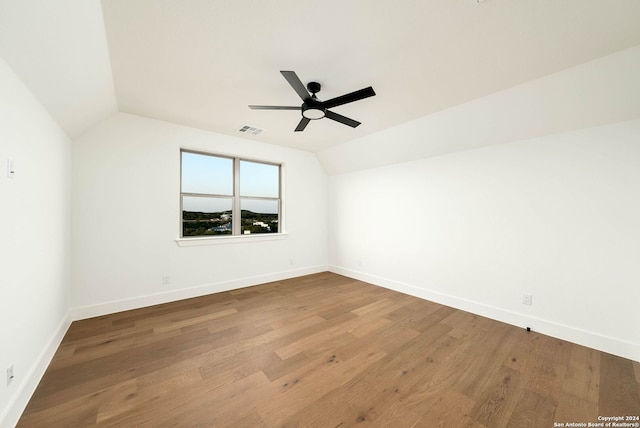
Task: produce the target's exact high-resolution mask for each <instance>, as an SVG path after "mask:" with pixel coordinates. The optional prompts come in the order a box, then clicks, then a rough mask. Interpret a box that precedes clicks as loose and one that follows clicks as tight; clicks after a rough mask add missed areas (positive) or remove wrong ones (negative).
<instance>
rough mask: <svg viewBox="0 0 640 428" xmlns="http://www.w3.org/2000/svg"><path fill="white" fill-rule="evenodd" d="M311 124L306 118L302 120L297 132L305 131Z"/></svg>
mask: <svg viewBox="0 0 640 428" xmlns="http://www.w3.org/2000/svg"><path fill="white" fill-rule="evenodd" d="M309 122H311V120H310V119H307V118H306V117H303V118H302V120H300V123H298V126H296V129H295V131H296V132H300V131H304V128H306V127H307V125H308V124H309Z"/></svg>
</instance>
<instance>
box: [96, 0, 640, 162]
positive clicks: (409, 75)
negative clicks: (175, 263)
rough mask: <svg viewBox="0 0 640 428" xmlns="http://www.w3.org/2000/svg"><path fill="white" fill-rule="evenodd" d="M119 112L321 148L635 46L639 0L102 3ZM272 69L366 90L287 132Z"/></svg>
mask: <svg viewBox="0 0 640 428" xmlns="http://www.w3.org/2000/svg"><path fill="white" fill-rule="evenodd" d="M102 5H103V11H104V19H105V27H106V32H107V41H108V46H109V52H110V58H111V65H112V70H113V77H114V83H115V91H116V97H117V101H118V107H119V110H120V111H123V112H127V113H133V114H138V115H142V116H147V117H151V118H156V119H161V120H165V121H169V122H174V123H178V124H184V125H188V126H192V127H197V128H204V129H210V130H214V131H217V132H220V133H225V134H231V135H237V136H238V135H244V134H240V133H239V132H238V131H237V130H238V129H239V128H240V127H241V126H242V125H251V126H255V127H258V128H263V129H264V131H263V133H262V134H260V135H259V136H256V137H251V138H254V139H256V140H260V141H265V142H270V143H275V144H282V145H287V146H291V147H297V148H301V149H305V150H312V151H318V150H322V149H325V148H327V147H330V146H333V145H336V144H339V143H343V142H345V141H349V140H353V139H355V138H358V137H362V136H364V135H368V134H371V133H375V132H377V131H380V130H382V129H385V128H389V127H391V126H394V125H398V124H400V123H404V122H407V121H409V120H412V119H415V118H418V117H421V116H425V115H429V114H431V113H434V112H437V111H439V110H442V109H445V108H447V107H451V106H454V105H458V104H462V103H465V102H467V101H470V100H473V99H476V98H479V97H482V96H485V95H488V94H491V93H495V92H497V91H500V90H503V89H506V88H510V87H513V86H515V85H518V84H521V83H523V82H527V81H530V80H532V79H536V78H538V77H541V76H545V75H549V74H551V73H554V72H557V71H560V70H563V69H566V68H568V67H572V66H574V65H577V64H581V63H584V62H587V61H590V60H592V59H595V58H598V57H601V56H604V55H607V54H609V53H612V52H616V51H619V50H622V49H625V48H628V47H631V46H634V45H638V44H640V24H639V23H640V1H637V0H607V1H602V0H561V1H559V0H486V1H484V2H481V3H477V2H476V0H403V1H395V2H392V1H388V0H350V1H345V0H324V1H322V2H314V1H307V0H277V1H259V0H242V1H238V0H236V1H221V0H136V1H131V0H103V2H102ZM280 70H294V71H296V72H297V74H298V75H299V77H300V78H301V80H302V81H303V82H304V83H305V84H306V83H307V82H308V81H311V80H315V81H318V82H320V83H321V84H322V85H323V86H322V91H321V93H320V94H319V98H320V99H329V98H332V97H335V96H338V95H341V94H343V93H347V92H351V91H354V90H357V89H361V88H363V87H366V86H369V85H371V86H373V87H374V89H375V91H376V92H377V96H375V97H372V98H368V99H365V100H361V101H358V102H355V103H353V104H348V105H344V106H340V107H336V108H334V109H333V110H334V111H336V112H337V113H340V114H343V115H345V116H348V117H351V118H353V119H356V120H358V121H360V122H362V125H360V127H358V128H356V129H352V128H350V127H347V126H344V125H342V124H339V123H336V122H333V121H331V120H328V119H323V120H320V121H318V122H311V123H310V124H309V126H308V127H307V129H306V130H305V131H304V132H302V133H299V132H298V133H294V132H293V130H294V128H295V126H296V125H297V123H298V121H299V120H300V113H299V112H297V111H264V110H260V111H255V110H250V109H249V108H248V107H247V106H248V105H249V104H267V105H299V104H300V99H299V98H298V97H297V95H296V93H295V92H294V91H293V89H292V88H291V87H290V86H289V85H288V83H287V82H286V80H284V78H283V77H282V76H281V75H280V73H279V71H280Z"/></svg>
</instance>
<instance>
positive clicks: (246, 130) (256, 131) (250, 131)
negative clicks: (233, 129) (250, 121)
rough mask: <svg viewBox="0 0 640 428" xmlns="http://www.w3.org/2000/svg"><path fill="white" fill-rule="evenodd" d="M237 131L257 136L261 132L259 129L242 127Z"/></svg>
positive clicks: (247, 126)
mask: <svg viewBox="0 0 640 428" xmlns="http://www.w3.org/2000/svg"><path fill="white" fill-rule="evenodd" d="M238 131H240V132H244V133H245V134H252V135H258V134H259V133H261V132H262V131H263V130H262V129H260V128H256V127H253V126H249V125H244V126H243V127H242V128H240V129H238Z"/></svg>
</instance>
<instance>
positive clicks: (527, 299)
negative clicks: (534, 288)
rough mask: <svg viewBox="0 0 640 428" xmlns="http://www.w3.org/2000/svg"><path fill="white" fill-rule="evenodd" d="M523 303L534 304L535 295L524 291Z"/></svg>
mask: <svg viewBox="0 0 640 428" xmlns="http://www.w3.org/2000/svg"><path fill="white" fill-rule="evenodd" d="M522 304H523V305H527V306H531V305H532V304H533V296H532V295H531V294H527V293H522Z"/></svg>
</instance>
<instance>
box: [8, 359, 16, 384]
mask: <svg viewBox="0 0 640 428" xmlns="http://www.w3.org/2000/svg"><path fill="white" fill-rule="evenodd" d="M13 378H14V375H13V364H11V365H10V366H9V367H8V368H7V386H9V384H10V383H11V382H12V381H13Z"/></svg>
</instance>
